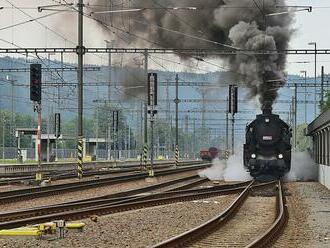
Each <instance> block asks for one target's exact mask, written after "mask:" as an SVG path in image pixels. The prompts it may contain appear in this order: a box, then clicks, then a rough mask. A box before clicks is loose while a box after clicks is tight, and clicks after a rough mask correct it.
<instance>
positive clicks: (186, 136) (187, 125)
mask: <svg viewBox="0 0 330 248" xmlns="http://www.w3.org/2000/svg"><path fill="white" fill-rule="evenodd" d="M188 122H189V117H188V115H186V116H185V134H184V152H185V155H188V154H189V148H188V129H189V123H188Z"/></svg>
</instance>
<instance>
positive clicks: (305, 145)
mask: <svg viewBox="0 0 330 248" xmlns="http://www.w3.org/2000/svg"><path fill="white" fill-rule="evenodd" d="M306 128H307V124H305V123H304V124H301V125H298V127H297V151H300V152H303V151H307V150H308V149H310V148H311V145H312V144H311V140H310V137H307V136H306V135H305V133H306V131H305V130H306Z"/></svg>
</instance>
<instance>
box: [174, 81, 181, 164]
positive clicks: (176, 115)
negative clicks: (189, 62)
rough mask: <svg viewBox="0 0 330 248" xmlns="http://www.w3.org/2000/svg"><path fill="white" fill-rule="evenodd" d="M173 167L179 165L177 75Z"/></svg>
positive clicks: (177, 84)
mask: <svg viewBox="0 0 330 248" xmlns="http://www.w3.org/2000/svg"><path fill="white" fill-rule="evenodd" d="M174 103H175V166H178V165H179V103H180V100H179V75H178V74H176V76H175V100H174Z"/></svg>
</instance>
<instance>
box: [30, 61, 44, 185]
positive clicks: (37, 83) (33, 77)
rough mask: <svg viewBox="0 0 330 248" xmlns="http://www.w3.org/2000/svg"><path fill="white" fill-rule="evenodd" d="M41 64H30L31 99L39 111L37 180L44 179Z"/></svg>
mask: <svg viewBox="0 0 330 248" xmlns="http://www.w3.org/2000/svg"><path fill="white" fill-rule="evenodd" d="M41 76H42V74H41V64H31V65H30V100H31V101H33V110H34V111H36V112H37V113H38V128H37V139H36V143H37V155H38V169H37V172H36V182H37V183H40V182H41V181H42V174H41V79H42V77H41Z"/></svg>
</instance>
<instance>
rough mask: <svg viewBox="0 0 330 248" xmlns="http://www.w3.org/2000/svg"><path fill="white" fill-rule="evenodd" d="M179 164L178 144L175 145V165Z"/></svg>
mask: <svg viewBox="0 0 330 248" xmlns="http://www.w3.org/2000/svg"><path fill="white" fill-rule="evenodd" d="M178 165H179V146H178V145H176V146H175V167H177V166H178Z"/></svg>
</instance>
